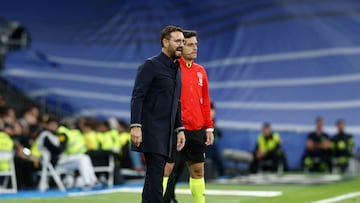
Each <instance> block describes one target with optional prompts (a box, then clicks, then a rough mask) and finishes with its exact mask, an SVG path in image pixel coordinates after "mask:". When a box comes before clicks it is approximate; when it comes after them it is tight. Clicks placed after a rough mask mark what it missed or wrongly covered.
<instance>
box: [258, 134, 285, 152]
mask: <svg viewBox="0 0 360 203" xmlns="http://www.w3.org/2000/svg"><path fill="white" fill-rule="evenodd" d="M280 141H281V139H280V135H279V134H278V133H273V135H272V138H271V139H266V138H265V135H262V134H261V135H260V136H259V137H258V140H257V144H258V149H259V150H260V151H265V152H269V151H272V150H274V149H275V148H276V147H277V146H278V144H280Z"/></svg>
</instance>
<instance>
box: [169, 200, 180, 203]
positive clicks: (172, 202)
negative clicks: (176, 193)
mask: <svg viewBox="0 0 360 203" xmlns="http://www.w3.org/2000/svg"><path fill="white" fill-rule="evenodd" d="M170 203H178V201H177V200H176V199H171V200H170Z"/></svg>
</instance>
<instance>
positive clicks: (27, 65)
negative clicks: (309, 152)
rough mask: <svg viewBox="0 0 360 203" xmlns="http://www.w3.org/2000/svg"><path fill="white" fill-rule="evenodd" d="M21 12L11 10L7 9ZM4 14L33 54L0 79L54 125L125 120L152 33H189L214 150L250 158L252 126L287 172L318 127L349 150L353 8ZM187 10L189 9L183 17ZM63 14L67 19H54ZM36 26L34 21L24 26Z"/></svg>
mask: <svg viewBox="0 0 360 203" xmlns="http://www.w3.org/2000/svg"><path fill="white" fill-rule="evenodd" d="M19 3H21V5H22V6H21V7H18V6H17V5H18V4H19ZM38 5H40V6H36V7H34V6H33V5H32V3H31V2H22V1H21V2H20V1H19V0H14V1H11V2H3V3H2V5H1V7H0V13H1V15H2V16H3V17H4V18H6V19H8V20H16V21H19V22H21V24H23V25H24V26H26V27H27V28H28V30H29V31H30V33H31V36H32V48H31V49H29V50H27V51H22V52H12V53H9V54H8V55H7V58H6V61H5V67H4V69H3V71H2V73H1V76H2V78H4V79H5V80H6V81H7V82H9V83H10V84H12V85H14V86H15V87H17V88H19V89H20V90H21V91H23V92H24V93H26V95H28V96H30V97H31V98H33V99H34V100H35V101H41V102H43V103H44V104H46V106H47V107H48V108H51V109H54V110H59V111H61V112H62V113H63V114H65V115H71V116H84V115H87V116H94V117H109V116H115V117H118V118H125V119H128V118H129V100H130V94H131V88H132V85H133V78H134V76H135V73H136V68H137V65H138V64H139V63H140V62H141V61H142V60H143V59H144V58H146V57H150V56H152V55H154V54H156V52H157V50H158V47H159V40H158V38H159V36H158V32H159V30H160V29H161V28H162V27H163V26H164V25H167V24H170V23H171V24H176V25H179V26H182V27H184V28H188V29H194V30H197V31H198V33H199V42H200V43H199V46H201V50H202V51H200V52H199V55H198V62H199V63H201V64H203V65H204V66H205V67H206V69H207V72H208V77H209V81H210V90H211V96H212V99H213V100H214V101H216V103H217V109H218V114H217V122H218V124H219V126H220V127H221V128H222V129H223V132H224V136H223V138H222V141H221V143H220V146H221V148H222V149H224V148H229V149H240V150H245V151H251V150H252V149H253V147H254V145H255V142H256V140H255V139H256V135H257V134H258V133H259V131H258V129H259V128H260V126H261V124H262V123H263V122H270V123H272V125H273V129H274V130H276V131H277V132H280V133H281V136H282V139H283V143H284V144H283V146H284V150H285V151H286V152H287V154H288V164H289V168H290V169H299V168H300V164H301V160H300V157H301V155H302V150H303V147H304V146H305V140H306V134H307V133H308V132H310V131H312V130H313V126H312V121H313V119H314V118H315V117H317V116H322V117H324V119H325V131H327V132H328V133H329V134H331V135H332V134H335V127H334V123H335V121H336V120H337V119H339V118H343V119H344V120H346V122H347V129H348V131H349V132H351V133H352V134H353V135H354V140H355V143H356V146H357V149H359V143H360V127H359V126H360V125H359V124H360V123H359V121H360V108H359V106H360V105H359V101H360V98H359V94H356V93H355V92H354V91H353V90H356V89H359V88H360V79H359V78H360V77H359V76H360V69H359V66H358V64H359V63H360V61H359V60H360V58H359V57H358V55H359V53H360V49H359V44H360V38H359V37H358V33H359V32H358V29H359V27H360V26H356V25H358V24H359V22H360V21H359V18H360V16H359V12H358V10H359V8H360V4H358V3H354V2H353V3H349V1H335V0H329V1H322V0H316V1H311V3H309V1H280V2H279V1H265V0H258V1H246V0H240V1H237V0H230V1H216V0H209V1H207V3H206V4H192V1H190V0H187V1H184V2H181V3H180V2H178V3H173V2H169V1H166V0H155V1H151V2H147V1H141V0H135V1H121V2H114V1H103V2H101V3H99V1H95V0H89V1H86V3H85V1H76V2H71V6H68V4H66V3H63V2H49V1H44V0H43V1H41V3H38ZM189 5H191V6H190V7H189ZM53 13H64V14H66V15H53ZM33 14H36V15H33Z"/></svg>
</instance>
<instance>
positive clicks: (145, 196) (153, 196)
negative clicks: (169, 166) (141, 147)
mask: <svg viewBox="0 0 360 203" xmlns="http://www.w3.org/2000/svg"><path fill="white" fill-rule="evenodd" d="M144 156H145V161H146V176H145V182H144V188H143V193H142V203H162V202H163V188H162V180H163V176H164V167H165V161H166V158H165V157H164V156H161V155H158V154H153V153H144Z"/></svg>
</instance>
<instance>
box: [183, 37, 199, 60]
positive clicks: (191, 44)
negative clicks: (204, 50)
mask: <svg viewBox="0 0 360 203" xmlns="http://www.w3.org/2000/svg"><path fill="white" fill-rule="evenodd" d="M197 49H198V42H197V39H196V37H195V36H194V37H190V38H186V39H185V45H184V49H183V52H182V57H183V58H184V59H185V60H194V59H196V57H197Z"/></svg>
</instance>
